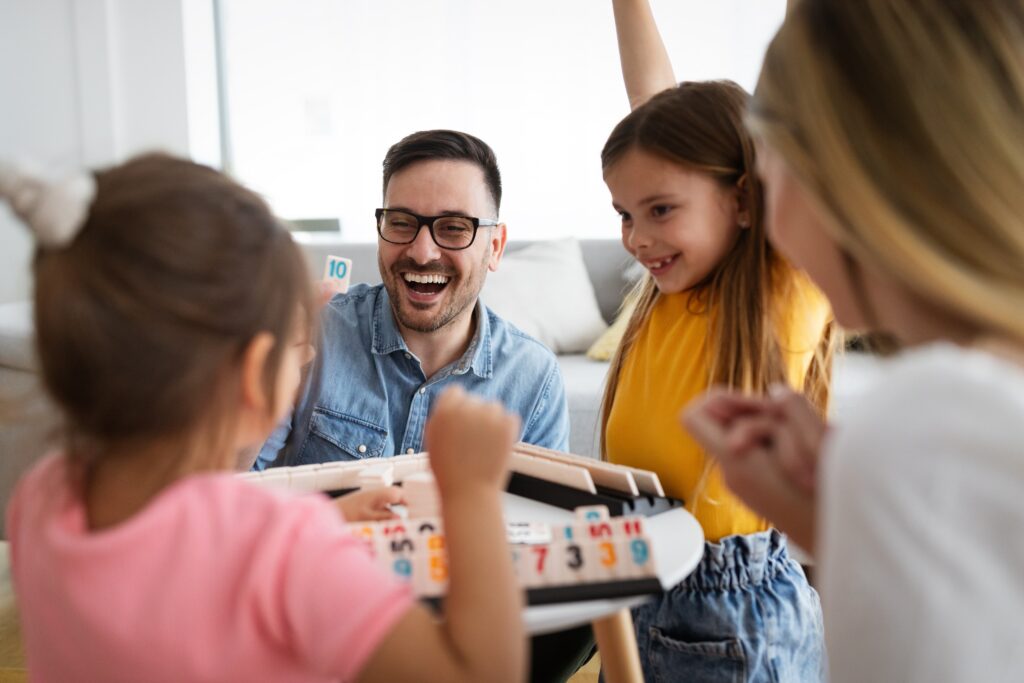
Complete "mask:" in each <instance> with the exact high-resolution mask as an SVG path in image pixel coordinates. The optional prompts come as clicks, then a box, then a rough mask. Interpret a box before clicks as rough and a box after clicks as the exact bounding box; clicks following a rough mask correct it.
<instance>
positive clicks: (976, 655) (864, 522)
mask: <svg viewBox="0 0 1024 683" xmlns="http://www.w3.org/2000/svg"><path fill="white" fill-rule="evenodd" d="M1022 111H1024V6H1022V4H1021V3H1020V2H1018V1H1011V0H970V1H967V0H964V1H962V2H954V1H953V0H944V1H942V2H923V1H917V2H909V1H907V0H864V1H863V2H857V3H851V2H827V1H825V0H803V2H801V3H799V4H798V5H797V7H796V8H795V12H794V13H793V14H792V15H791V16H790V17H789V18H788V19H787V20H786V23H785V25H784V26H783V27H782V29H781V30H780V32H779V34H778V35H777V36H776V38H775V40H774V42H773V43H772V45H771V47H770V49H769V51H768V55H767V57H766V60H765V65H764V69H763V71H762V74H761V80H760V83H759V85H758V88H757V93H756V96H755V103H754V106H753V115H752V116H751V117H750V123H751V127H752V129H753V131H754V132H755V133H756V134H757V135H758V136H759V138H760V139H761V141H762V144H761V146H760V148H759V159H760V172H761V174H762V177H763V179H764V183H765V186H766V196H767V213H768V225H769V235H770V237H771V239H772V241H773V243H774V244H775V245H776V246H777V247H778V248H779V249H780V250H781V251H783V252H784V253H785V254H787V255H788V256H789V257H790V258H791V259H792V260H793V261H794V262H795V263H797V264H799V265H802V266H804V267H805V268H806V269H807V271H808V272H809V273H810V275H811V276H812V277H813V278H814V279H815V280H816V281H817V283H818V284H819V285H820V286H821V287H822V289H823V290H824V291H825V293H826V294H827V295H828V297H829V299H830V300H831V302H832V304H833V307H834V309H835V312H836V316H837V319H838V320H839V322H840V323H842V324H843V325H845V326H846V327H852V328H863V329H870V330H880V331H884V332H887V333H890V334H892V335H894V336H895V337H896V338H897V339H898V340H899V341H900V342H901V344H902V346H903V350H902V351H901V352H899V353H898V354H897V355H896V356H895V357H894V358H892V359H890V360H888V361H886V366H887V367H886V372H885V373H884V379H883V380H882V381H880V382H879V383H878V384H877V385H876V386H875V387H874V388H873V390H871V391H870V392H869V393H868V394H867V395H865V396H864V397H863V398H862V400H861V401H860V403H859V405H858V406H856V407H855V408H853V409H851V410H850V411H848V414H847V415H846V417H845V419H844V422H843V423H842V424H839V425H836V426H834V427H833V428H832V429H831V430H830V431H827V430H826V427H825V425H824V424H823V423H822V422H821V420H819V419H818V418H817V417H816V415H815V413H814V411H813V410H811V409H810V408H809V406H808V405H807V404H806V402H805V401H803V400H802V399H800V398H799V397H796V396H793V395H792V394H789V393H787V392H785V391H780V392H779V393H778V394H777V395H776V396H775V397H773V398H772V399H768V400H765V399H756V398H743V397H738V396H734V395H732V394H730V393H729V392H727V391H718V392H715V393H713V394H712V395H709V396H708V398H706V399H705V400H704V401H703V402H702V403H700V404H699V405H698V406H695V407H694V408H693V409H691V411H690V412H689V413H688V415H687V417H686V422H687V424H688V425H689V427H690V429H691V431H692V433H693V434H694V435H695V436H696V437H697V438H698V439H699V440H700V441H701V443H703V444H704V445H705V447H707V448H708V449H709V450H712V451H713V452H715V453H716V454H718V456H719V457H720V461H721V463H722V467H723V471H724V472H725V475H726V479H727V481H728V483H729V484H730V486H731V487H732V489H733V490H734V491H736V492H737V493H739V494H740V495H741V496H742V497H743V498H744V500H746V501H747V503H748V504H750V505H751V506H752V507H754V508H755V509H757V510H758V511H759V512H761V513H762V514H764V515H766V516H767V517H769V518H770V519H772V520H773V521H775V522H776V523H777V524H779V525H780V526H781V527H783V528H786V529H787V530H788V531H790V532H791V533H792V534H793V535H794V536H795V537H797V538H799V539H803V541H804V543H806V544H808V545H810V544H811V543H812V542H813V541H814V540H815V539H817V543H816V544H814V545H816V549H817V554H818V556H819V561H820V569H821V585H822V589H823V601H824V606H825V617H826V634H827V636H828V646H829V658H830V668H831V680H832V681H833V682H834V683H846V682H848V681H849V682H853V681H857V682H860V681H901V682H903V681H907V682H916V681H920V682H922V683H924V682H925V681H927V682H928V683H943V682H945V681H950V682H952V681H985V682H986V683H989V682H995V681H1021V680H1024V659H1022V658H1021V656H1020V652H1021V645H1022V644H1024V636H1022V635H1021V628H1020V619H1021V614H1024V580H1022V578H1021V577H1022V576H1024V545H1022V544H1021V543H1020V532H1021V528H1024V218H1022V217H1024V192H1022V189H1021V188H1022V187H1024V119H1022V113H1021V112H1022ZM819 456H820V458H821V462H822V468H821V472H820V473H819V472H817V467H816V466H817V463H818V460H819ZM755 483H756V485H754V484H755Z"/></svg>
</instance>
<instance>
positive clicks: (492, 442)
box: [423, 386, 519, 500]
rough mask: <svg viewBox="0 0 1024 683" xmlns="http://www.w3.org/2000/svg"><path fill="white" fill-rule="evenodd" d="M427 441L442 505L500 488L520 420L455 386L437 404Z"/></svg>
mask: <svg viewBox="0 0 1024 683" xmlns="http://www.w3.org/2000/svg"><path fill="white" fill-rule="evenodd" d="M423 437H424V445H425V446H426V449H427V451H428V452H429V453H430V466H431V468H432V469H433V470H434V477H435V478H436V479H437V485H438V488H439V489H440V491H441V497H442V500H443V499H444V497H445V496H446V495H450V494H451V493H461V492H464V491H469V490H473V489H480V488H486V489H501V488H503V487H504V485H505V476H506V474H507V470H508V461H509V457H510V456H511V453H512V446H513V445H514V444H515V442H516V441H517V440H518V438H519V417H518V416H516V415H513V414H511V413H508V412H506V411H505V409H504V408H503V407H502V406H501V405H500V404H497V403H491V402H485V401H483V400H481V399H479V398H475V397H473V396H470V395H469V394H467V393H466V392H465V391H464V390H462V389H461V388H460V387H457V386H455V387H452V388H450V389H447V390H446V391H445V392H444V393H443V394H441V396H440V398H438V399H437V403H436V404H435V405H434V410H433V413H432V414H431V416H430V419H429V420H428V421H427V425H426V428H425V429H424V431H423Z"/></svg>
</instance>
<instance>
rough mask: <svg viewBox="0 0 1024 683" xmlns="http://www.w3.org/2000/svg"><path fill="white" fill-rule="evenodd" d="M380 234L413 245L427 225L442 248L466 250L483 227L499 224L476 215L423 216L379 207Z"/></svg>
mask: <svg viewBox="0 0 1024 683" xmlns="http://www.w3.org/2000/svg"><path fill="white" fill-rule="evenodd" d="M376 213H377V234H378V235H380V238H381V239H382V240H384V241H385V242H390V243H391V244H412V243H413V242H415V241H416V237H417V236H419V234H420V228H422V227H423V226H424V225H425V226H427V229H428V230H429V231H430V237H431V239H433V240H434V244H436V245H437V246H439V247H441V248H442V249H451V250H452V251H457V250H459V249H466V248H468V247H469V246H471V245H472V244H473V240H475V239H476V231H477V230H478V229H479V228H480V227H481V226H483V227H485V228H489V227H494V226H495V225H498V221H492V220H490V219H487V218H475V217H473V216H420V215H419V214H415V213H409V212H408V211H394V210H392V209H377V212H376Z"/></svg>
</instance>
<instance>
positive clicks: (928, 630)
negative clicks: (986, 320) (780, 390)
mask: <svg viewBox="0 0 1024 683" xmlns="http://www.w3.org/2000/svg"><path fill="white" fill-rule="evenodd" d="M885 366H886V368H885V370H886V371H885V372H884V373H882V375H881V380H880V381H879V382H878V383H877V384H876V385H875V386H874V387H873V388H872V390H870V391H868V392H866V393H865V395H864V398H863V400H862V401H860V404H859V405H858V406H855V407H854V406H851V410H850V411H849V413H848V414H847V416H846V419H845V420H844V421H843V424H841V425H839V426H838V427H836V428H835V430H834V433H833V434H832V435H831V436H830V440H829V442H828V444H827V446H826V449H825V454H824V463H823V475H822V484H821V486H822V491H821V501H822V508H821V511H820V514H821V521H820V523H819V536H820V541H819V544H818V547H819V548H820V557H819V559H820V570H821V588H822V601H823V604H824V610H825V634H826V639H827V644H828V655H829V661H830V669H831V672H832V676H831V679H830V680H831V682H832V683H847V682H850V683H853V682H856V683H863V681H879V682H881V681H900V682H906V683H917V682H920V683H926V682H927V683H943V682H946V681H950V682H952V681H958V682H959V681H986V683H995V682H997V681H1024V368H1021V367H1020V366H1018V365H1015V364H1012V363H1010V362H1008V361H1005V360H1001V359H998V358H996V357H995V356H991V355H988V354H986V353H982V352H980V351H972V350H965V349H962V348H958V347H955V346H952V345H949V344H936V345H933V346H929V347H925V348H922V349H920V350H915V351H910V352H907V353H904V354H902V355H900V356H899V357H897V358H895V359H893V360H890V361H886V362H885Z"/></svg>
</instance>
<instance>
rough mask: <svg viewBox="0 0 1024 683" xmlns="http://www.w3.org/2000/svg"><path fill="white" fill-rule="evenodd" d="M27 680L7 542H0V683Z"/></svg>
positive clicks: (19, 682) (16, 682) (22, 682)
mask: <svg viewBox="0 0 1024 683" xmlns="http://www.w3.org/2000/svg"><path fill="white" fill-rule="evenodd" d="M27 680H28V676H27V675H26V674H25V655H24V653H23V652H22V651H21V630H20V629H19V628H18V615H17V610H16V609H15V606H14V588H13V587H12V586H11V570H10V563H9V562H8V561H7V543H5V542H0V683H24V681H27Z"/></svg>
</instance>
